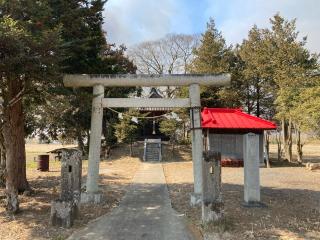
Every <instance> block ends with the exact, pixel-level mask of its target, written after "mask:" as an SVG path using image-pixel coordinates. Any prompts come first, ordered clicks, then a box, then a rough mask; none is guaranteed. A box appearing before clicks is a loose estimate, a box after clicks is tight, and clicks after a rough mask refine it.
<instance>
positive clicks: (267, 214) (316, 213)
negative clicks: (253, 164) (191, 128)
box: [163, 145, 320, 240]
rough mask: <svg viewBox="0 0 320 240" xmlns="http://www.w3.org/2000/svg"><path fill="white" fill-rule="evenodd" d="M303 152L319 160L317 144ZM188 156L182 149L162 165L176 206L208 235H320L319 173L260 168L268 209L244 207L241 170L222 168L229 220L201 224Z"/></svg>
mask: <svg viewBox="0 0 320 240" xmlns="http://www.w3.org/2000/svg"><path fill="white" fill-rule="evenodd" d="M305 150H306V151H305V153H306V157H307V158H309V159H311V157H312V159H313V160H317V159H319V157H320V147H319V146H318V147H317V146H316V145H312V146H306V147H305ZM186 153H187V154H186ZM180 154H181V156H180ZM190 154H191V153H190V149H188V148H183V149H180V151H177V154H176V156H175V157H173V158H172V157H170V156H168V157H167V159H166V160H167V161H168V162H166V163H164V164H163V167H164V170H165V176H166V180H167V184H168V187H169V192H170V196H171V200H172V205H173V207H174V208H175V209H176V210H177V211H178V212H179V213H183V214H185V216H186V217H187V219H189V221H190V222H193V223H194V224H196V225H197V226H198V227H199V229H201V230H202V232H203V235H204V236H205V237H206V239H212V240H213V239H238V240H242V239H243V240H244V239H265V240H267V239H283V240H284V239H287V240H289V239H290V240H298V239H299V240H300V239H320V184H319V183H320V171H313V172H312V171H308V170H306V169H305V168H304V167H301V166H297V165H294V167H288V166H282V167H274V168H271V169H267V168H262V169H261V186H262V189H261V198H262V202H263V203H265V204H266V205H267V207H266V208H245V207H243V206H242V201H243V169H242V168H223V170H222V181H223V196H224V201H225V216H226V221H223V222H222V223H220V224H218V225H208V226H202V224H201V221H200V209H199V208H191V207H190V206H189V201H190V193H191V192H192V191H193V173H192V162H191V161H190V158H191V157H190ZM182 156H183V157H182ZM187 156H188V157H187ZM181 159H183V161H181ZM188 159H189V161H188Z"/></svg>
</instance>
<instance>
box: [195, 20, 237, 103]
mask: <svg viewBox="0 0 320 240" xmlns="http://www.w3.org/2000/svg"><path fill="white" fill-rule="evenodd" d="M237 59H238V58H237V57H236V56H235V55H234V53H233V51H232V47H231V46H229V47H228V46H227V45H226V42H225V39H224V38H223V36H222V34H221V32H219V31H218V30H217V29H216V26H215V22H214V20H213V19H212V18H211V19H210V21H209V22H208V23H207V30H206V32H205V33H204V34H202V39H201V40H200V46H199V47H198V48H196V49H195V50H194V59H193V61H192V63H191V64H190V66H189V68H190V72H191V73H202V74H219V73H224V72H231V71H234V70H236V69H237V68H238V67H240V66H239V64H237V63H238V62H237ZM235 77H237V75H235ZM237 85H238V79H237V78H234V77H233V78H232V84H231V87H228V88H215V87H205V88H202V93H201V99H202V105H203V106H209V107H213V106H220V107H221V106H229V107H232V106H239V94H238V90H237V89H238V88H236V86H237Z"/></svg>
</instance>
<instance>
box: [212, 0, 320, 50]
mask: <svg viewBox="0 0 320 240" xmlns="http://www.w3.org/2000/svg"><path fill="white" fill-rule="evenodd" d="M217 2H220V4H217ZM223 2H224V3H225V1H220V0H217V1H215V3H213V1H211V3H210V4H209V11H208V12H209V13H208V14H210V13H214V15H212V16H215V15H219V14H220V15H221V12H223V17H221V18H219V19H218V27H219V29H220V30H221V31H222V32H223V35H224V36H225V38H226V40H227V42H229V43H233V44H234V43H241V42H242V39H244V38H246V37H247V35H248V31H249V30H250V28H251V27H252V26H253V25H254V24H256V25H258V27H260V28H262V27H269V19H270V18H271V17H272V16H273V15H274V14H276V13H278V12H279V13H280V14H281V15H282V16H284V17H285V18H286V19H290V20H291V19H294V18H297V29H298V30H299V31H300V38H302V37H303V36H306V35H307V36H308V43H307V47H308V48H309V49H310V50H311V51H313V52H318V53H319V52H320V44H319V39H320V31H319V29H320V15H319V9H320V1H318V0H305V1H301V0H268V1H265V0H255V1H243V0H230V1H228V5H226V4H224V3H223ZM208 3H209V2H208ZM219 20H220V21H219Z"/></svg>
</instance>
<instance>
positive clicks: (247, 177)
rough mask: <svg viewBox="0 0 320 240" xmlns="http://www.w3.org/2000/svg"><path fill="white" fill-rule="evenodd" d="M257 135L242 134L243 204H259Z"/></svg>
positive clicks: (258, 147)
mask: <svg viewBox="0 0 320 240" xmlns="http://www.w3.org/2000/svg"><path fill="white" fill-rule="evenodd" d="M259 138H260V137H259V135H258V134H254V133H248V134H245V135H244V139H243V140H244V141H243V157H244V159H243V161H244V205H245V206H261V203H260V153H259V152H260V151H259V149H260V146H259Z"/></svg>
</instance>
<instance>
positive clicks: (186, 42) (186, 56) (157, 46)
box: [128, 34, 200, 98]
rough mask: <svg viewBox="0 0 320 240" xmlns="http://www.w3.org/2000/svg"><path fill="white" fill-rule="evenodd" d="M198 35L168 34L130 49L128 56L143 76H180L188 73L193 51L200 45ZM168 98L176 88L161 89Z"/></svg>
mask: <svg viewBox="0 0 320 240" xmlns="http://www.w3.org/2000/svg"><path fill="white" fill-rule="evenodd" d="M199 39H200V38H199V36H198V35H186V34H168V35H166V36H165V37H164V38H161V39H159V40H155V41H147V42H142V43H140V44H137V45H135V46H133V47H131V48H129V49H128V56H129V58H130V59H132V60H133V62H134V63H135V65H136V66H137V71H138V72H139V73H143V74H178V73H184V74H186V73H187V72H188V65H189V64H190V63H191V61H192V59H193V50H194V49H195V48H196V47H197V46H198V45H199ZM159 90H160V91H161V92H162V93H163V95H165V96H166V97H168V98H171V97H173V96H174V94H175V91H176V88H174V87H169V86H168V87H166V88H165V89H164V90H163V89H159Z"/></svg>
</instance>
